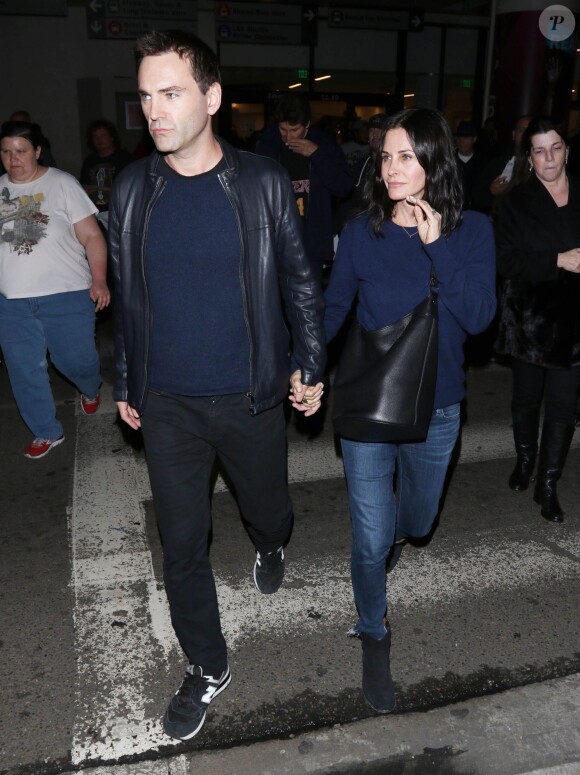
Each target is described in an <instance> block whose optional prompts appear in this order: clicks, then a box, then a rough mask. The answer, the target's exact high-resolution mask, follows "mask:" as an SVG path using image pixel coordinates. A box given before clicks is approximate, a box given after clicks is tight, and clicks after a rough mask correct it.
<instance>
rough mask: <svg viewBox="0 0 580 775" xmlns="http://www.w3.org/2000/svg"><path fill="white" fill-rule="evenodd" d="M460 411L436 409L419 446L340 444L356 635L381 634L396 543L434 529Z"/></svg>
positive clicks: (445, 408) (454, 405)
mask: <svg viewBox="0 0 580 775" xmlns="http://www.w3.org/2000/svg"><path fill="white" fill-rule="evenodd" d="M459 409H460V407H459V404H453V405H451V406H447V407H444V408H443V409H435V411H434V412H433V416H432V418H431V424H430V426H429V433H428V434H427V439H426V440H425V441H423V442H419V443H405V444H375V443H369V442H358V441H349V440H347V439H341V444H342V455H343V460H344V470H345V473H346V481H347V486H348V502H349V508H350V517H351V526H352V554H351V574H352V586H353V591H354V599H355V603H356V607H357V609H358V613H359V621H358V623H357V625H356V627H355V630H356V631H357V632H366V633H368V634H369V635H371V636H372V637H373V638H377V639H378V640H380V639H381V638H382V637H383V635H384V634H385V631H386V630H385V625H384V616H385V612H386V610H387V596H386V560H387V556H388V554H389V552H390V550H391V548H392V546H393V544H394V542H395V541H398V540H399V539H401V538H407V537H409V538H411V537H413V538H419V537H422V536H425V535H427V534H428V533H429V531H430V530H431V528H432V526H433V522H434V521H435V517H436V516H437V512H438V510H439V501H440V499H441V493H442V492H443V485H444V483H445V476H446V474H447V468H448V466H449V460H450V458H451V453H452V452H453V447H454V446H455V442H456V441H457V436H458V434H459ZM395 471H396V488H394V477H395Z"/></svg>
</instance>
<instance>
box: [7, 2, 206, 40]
mask: <svg viewBox="0 0 580 775" xmlns="http://www.w3.org/2000/svg"><path fill="white" fill-rule="evenodd" d="M0 2H1V0H0ZM86 7H87V34H88V37H89V38H109V39H117V40H134V39H135V38H138V37H139V36H140V35H143V34H145V33H146V32H150V31H151V30H154V29H169V28H176V27H178V28H179V29H183V30H187V31H188V32H197V0H87V2H86Z"/></svg>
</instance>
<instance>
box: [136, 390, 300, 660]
mask: <svg viewBox="0 0 580 775" xmlns="http://www.w3.org/2000/svg"><path fill="white" fill-rule="evenodd" d="M141 427H142V431H143V438H144V442H145V452H146V456H147V465H148V469H149V477H150V480H151V489H152V493H153V503H154V506H155V513H156V516H157V521H158V524H159V531H160V533H161V540H162V542H163V558H164V561H163V568H164V580H165V589H166V592H167V597H168V600H169V607H170V611H171V621H172V623H173V627H174V629H175V632H176V634H177V637H178V639H179V642H180V643H181V646H182V648H183V650H184V651H185V653H186V655H187V657H188V659H189V662H190V664H196V665H200V666H201V667H202V668H203V671H204V673H206V674H207V673H211V674H212V675H218V674H220V673H221V672H222V670H224V669H225V667H226V664H227V650H226V644H225V640H224V637H223V635H222V631H221V626H220V617H219V610H218V601H217V595H216V589H215V582H214V577H213V572H212V569H211V565H210V561H209V551H208V549H209V547H208V536H209V532H210V527H211V514H210V475H211V471H212V466H213V463H214V460H215V457H216V455H217V456H218V457H219V459H220V461H221V463H222V465H223V467H224V469H225V471H226V473H227V475H228V477H229V478H230V480H231V482H232V484H233V486H234V488H235V495H236V498H237V501H238V504H239V507H240V509H241V512H242V515H243V517H244V520H245V522H246V529H247V531H248V533H249V535H250V538H251V539H252V541H253V542H254V545H255V547H256V548H257V549H258V550H259V551H260V552H262V553H266V552H272V551H275V550H276V549H278V547H280V546H282V545H283V544H284V542H285V541H286V540H287V538H288V536H289V534H290V530H291V525H292V506H291V503H290V497H289V495H288V485H287V475H286V471H287V466H286V426H285V421H284V413H283V410H282V406H281V405H279V406H277V407H274V408H273V409H269V410H267V411H265V412H262V413H260V414H258V415H255V416H252V415H250V410H249V399H248V398H247V397H246V396H245V395H243V394H242V395H228V396H215V397H205V396H204V397H189V396H176V395H169V394H159V393H155V392H150V393H149V395H148V399H147V407H146V411H145V413H144V415H143V418H142V426H141ZM248 583H250V573H249V570H248ZM257 594H258V593H257Z"/></svg>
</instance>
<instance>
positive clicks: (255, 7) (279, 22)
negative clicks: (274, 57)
mask: <svg viewBox="0 0 580 775" xmlns="http://www.w3.org/2000/svg"><path fill="white" fill-rule="evenodd" d="M214 10H215V38H216V40H217V41H218V42H220V43H270V44H278V45H279V44H283V45H284V44H288V45H298V46H299V45H313V44H314V43H316V32H317V27H316V25H317V22H318V15H317V13H316V8H315V7H313V6H308V5H304V6H300V5H283V4H278V3H276V4H271V5H270V4H264V3H245V2H235V1H234V2H225V1H224V0H216V2H215V3H214Z"/></svg>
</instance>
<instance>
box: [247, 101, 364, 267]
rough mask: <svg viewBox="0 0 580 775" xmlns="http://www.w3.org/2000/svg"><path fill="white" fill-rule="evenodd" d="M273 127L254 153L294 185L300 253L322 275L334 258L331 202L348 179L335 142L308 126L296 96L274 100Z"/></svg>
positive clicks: (304, 104) (347, 187)
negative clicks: (270, 161)
mask: <svg viewBox="0 0 580 775" xmlns="http://www.w3.org/2000/svg"><path fill="white" fill-rule="evenodd" d="M275 116H276V121H277V123H276V124H274V125H273V126H270V127H268V128H267V129H265V130H264V132H263V134H262V136H261V138H260V140H259V141H258V144H257V146H256V153H259V154H261V155H262V156H269V157H270V158H271V159H276V161H278V162H280V164H282V166H283V167H284V168H285V169H286V171H287V172H288V174H289V175H290V179H291V181H292V184H293V186H294V194H295V197H296V205H297V207H298V211H299V213H300V216H301V220H302V223H303V228H304V231H303V233H304V244H305V246H306V252H307V253H308V256H309V258H310V260H311V262H312V264H313V266H314V267H315V268H316V270H317V272H318V274H319V275H320V276H321V275H322V268H323V266H324V265H325V264H329V263H330V262H331V261H332V259H333V255H334V244H333V217H332V216H333V213H332V205H333V197H341V198H344V197H347V196H348V195H349V194H350V192H351V189H352V188H353V186H354V182H355V181H354V177H353V175H352V173H351V171H350V169H349V167H348V164H347V161H346V158H345V156H344V154H343V152H342V150H341V148H340V146H339V145H338V144H337V143H336V142H335V140H334V139H333V138H332V137H331V136H330V135H328V134H326V133H325V132H323V131H322V130H321V129H319V128H318V127H315V126H311V124H310V105H309V104H308V100H307V99H305V98H304V97H303V96H302V95H300V94H285V95H282V97H280V98H279V99H278V103H277V105H276V111H275Z"/></svg>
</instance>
